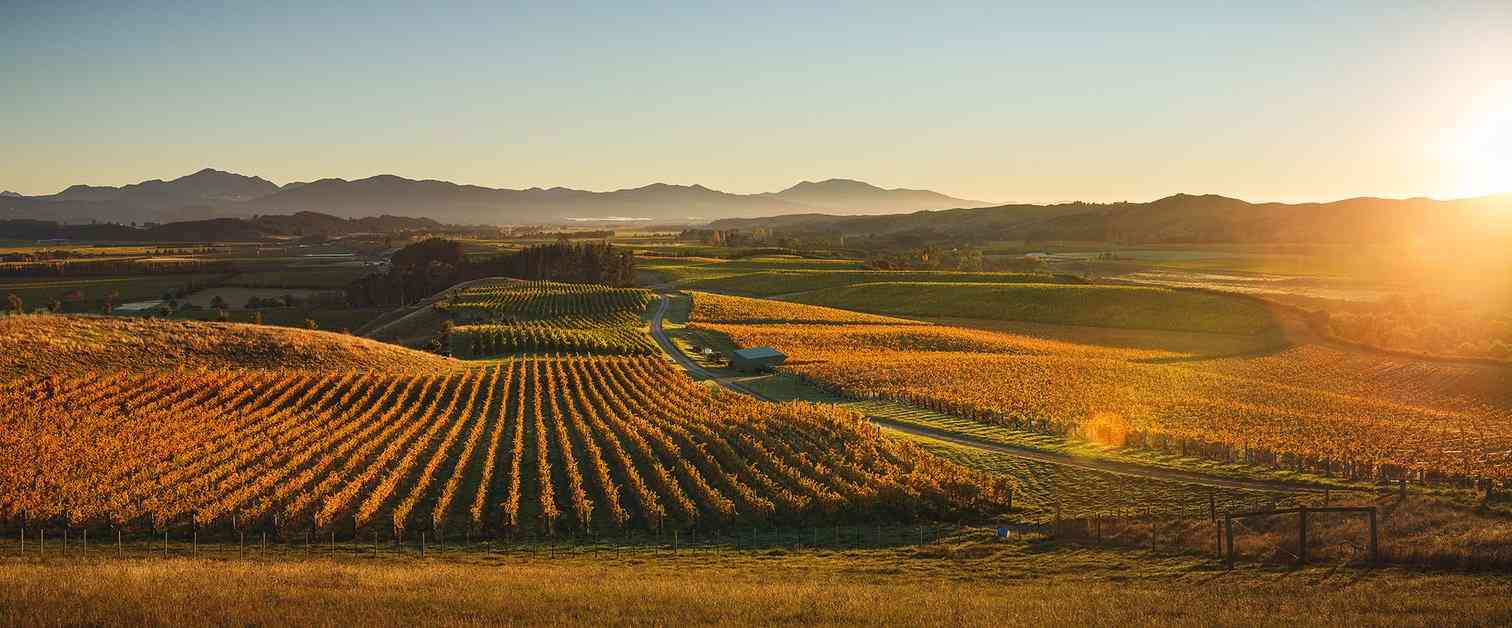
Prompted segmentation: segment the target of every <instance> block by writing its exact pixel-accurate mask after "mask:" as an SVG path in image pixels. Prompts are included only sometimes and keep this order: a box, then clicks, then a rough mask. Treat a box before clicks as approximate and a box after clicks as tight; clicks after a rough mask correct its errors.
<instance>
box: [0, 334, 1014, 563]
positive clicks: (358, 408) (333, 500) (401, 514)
mask: <svg viewBox="0 0 1512 628" xmlns="http://www.w3.org/2000/svg"><path fill="white" fill-rule="evenodd" d="M0 457H3V458H0V515H3V516H4V517H5V518H7V519H10V520H12V521H23V522H24V521H46V522H61V521H66V522H68V523H69V524H70V525H75V526H100V525H112V526H122V527H127V528H136V529H143V528H147V527H151V528H153V529H168V528H175V527H179V528H182V527H190V526H192V527H194V528H195V529H207V528H208V529H219V530H229V529H232V528H233V527H234V528H236V529H242V530H245V529H248V528H252V529H257V528H262V529H268V528H269V527H275V528H278V529H284V530H288V529H312V528H313V529H317V530H321V531H330V532H332V533H336V534H341V535H343V536H346V535H350V534H361V535H362V536H363V537H364V538H366V536H367V535H368V534H370V533H371V534H381V535H385V536H386V535H389V534H403V533H404V531H406V530H410V531H432V532H433V533H446V534H461V533H463V532H470V533H494V534H506V533H526V534H533V533H548V534H550V533H558V532H562V531H577V532H586V531H590V530H594V531H596V530H614V529H624V528H641V529H660V528H662V527H664V526H676V527H702V528H715V527H721V526H728V525H735V524H740V525H748V524H756V523H762V524H775V523H800V522H802V523H815V522H830V521H844V520H851V519H856V518H868V517H877V516H883V515H885V516H888V517H891V518H894V519H897V518H904V519H911V518H913V517H916V516H919V517H941V516H953V515H958V514H969V515H972V516H987V515H991V514H994V513H999V512H1003V511H1004V510H1005V508H1006V504H1007V499H1008V496H1007V494H1006V492H1005V490H1004V487H1005V486H1006V485H1005V484H1003V481H1002V480H999V479H990V478H988V477H987V476H983V475H980V474H976V473H973V472H969V471H966V470H965V469H964V468H962V467H959V466H957V465H954V464H951V463H948V462H945V461H943V460H941V459H938V458H936V457H933V456H932V455H930V454H927V453H924V452H922V451H920V450H918V449H916V448H915V447H913V446H910V445H905V444H899V443H897V442H895V441H892V440H889V439H887V438H884V437H883V436H882V435H881V434H880V432H879V431H878V430H877V429H876V428H874V427H872V426H870V425H868V424H866V423H865V422H863V421H862V420H861V419H860V417H858V416H856V415H854V414H853V413H850V412H848V411H845V410H840V409H836V408H833V407H825V406H816V405H811V404H803V403H789V404H780V405H779V404H769V403H764V402H758V401H755V400H752V399H750V398H746V397H742V396H737V395H732V394H722V393H716V392H714V391H713V390H711V389H708V388H705V387H702V386H699V385H697V384H695V383H693V382H692V380H690V379H688V378H687V377H686V376H685V375H683V374H682V373H680V372H677V371H674V370H673V369H672V367H670V366H668V365H667V364H666V363H665V362H664V361H662V360H656V359H650V358H581V357H576V358H544V359H522V360H512V361H508V362H505V363H503V364H500V365H498V366H495V367H491V368H486V369H471V370H453V371H450V372H440V373H432V374H422V375H401V374H381V373H372V372H358V371H345V372H336V371H329V372H289V371H282V372H273V371H261V370H246V371H243V370H202V371H184V372H153V373H124V372H115V373H102V374H88V375H77V376H57V375H54V376H34V377H26V378H20V379H16V380H11V381H8V382H5V383H3V385H0Z"/></svg>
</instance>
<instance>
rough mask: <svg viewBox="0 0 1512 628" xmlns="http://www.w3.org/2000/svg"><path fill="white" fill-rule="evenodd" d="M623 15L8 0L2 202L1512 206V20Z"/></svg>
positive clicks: (1375, 15) (1225, 11)
mask: <svg viewBox="0 0 1512 628" xmlns="http://www.w3.org/2000/svg"><path fill="white" fill-rule="evenodd" d="M347 4H349V5H350V4H352V3H347ZM627 4H632V3H565V2H557V3H540V4H533V3H504V2H490V3H479V4H441V3H404V4H383V3H370V4H368V5H367V6H361V7H359V6H339V5H334V4H333V5H329V6H323V7H322V6H315V5H314V3H290V4H280V3H278V2H259V3H236V4H225V5H216V4H212V3H154V2H131V3H106V2H92V3H76V2H68V1H50V2H30V1H19V0H0V189H7V190H13V191H16V192H20V193H23V194H46V193H53V192H56V191H59V190H61V189H62V188H64V187H66V186H68V185H71V184H75V183H89V184H97V185H121V184H125V183H132V182H137V181H141V180H145V179H155V178H164V179H168V178H173V177H177V176H182V175H185V174H188V173H191V172H194V171H196V170H199V169H201V168H205V167H213V168H217V169H221V170H230V171H234V172H239V173H243V174H251V175H259V176H262V177H264V178H267V179H270V180H272V181H274V182H277V183H285V182H290V181H303V180H311V179H318V178H324V177H341V178H361V177H366V176H372V175H376V174H397V175H400V176H405V177H411V178H435V179H444V180H449V181H456V182H460V183H473V184H478V185H487V186H492V187H511V188H523V187H531V186H542V187H550V186H558V185H560V186H568V187H575V188H581V189H590V190H612V189H620V188H627V187H637V186H641V185H645V184H648V183H652V182H666V183H676V184H694V183H698V184H702V185H706V186H709V187H712V188H715V189H721V190H725V191H730V192H739V193H754V192H764V191H775V190H780V189H782V188H785V187H787V186H790V185H792V184H794V183H796V182H798V181H802V180H819V179H826V178H832V177H842V178H853V179H861V180H865V181H869V182H871V183H874V184H877V185H882V186H884V187H911V188H928V189H933V190H936V191H940V192H944V193H947V194H951V195H953V196H958V197H963V198H969V199H975V200H985V201H996V202H1056V201H1068V200H1087V201H1119V200H1131V201H1142V200H1151V199H1154V198H1159V197H1162V196H1166V195H1169V194H1173V193H1177V192H1187V193H1220V194H1225V195H1229V196H1236V197H1240V198H1245V199H1248V200H1254V201H1306V200H1332V199H1337V198H1345V197H1353V196H1363V195H1371V196H1387V197H1408V196H1431V197H1435V198H1448V197H1460V196H1473V195H1481V194H1488V193H1493V192H1505V191H1512V35H1509V34H1512V2H1506V1H1504V0H1503V1H1499V2H1485V3H1476V2H1471V1H1464V2H1445V3H1396V2H1361V3H1349V2H1305V3H1288V2H1274V3H1248V4H1253V5H1262V4H1263V5H1265V6H1252V7H1237V8H1236V7H1222V6H1220V5H1221V4H1224V3H1213V2H1204V3H1187V4H1180V3H1162V4H1159V5H1157V6H1143V7H1134V6H1132V5H1135V4H1144V3H1110V4H1081V3H1074V2H1060V3H1054V6H1048V7H1047V6H1044V5H1046V4H1049V3H1033V4H1024V5H1015V4H1014V3H1010V2H989V3H981V4H954V3H947V4H942V5H940V6H933V7H926V6H925V4H926V3H909V4H913V5H916V6H914V7H887V6H876V4H877V3H873V2H855V3H847V2H826V3H813V2H802V3H740V4H739V5H729V6H719V5H718V4H716V3H710V2H690V3H646V4H643V5H641V6H625V5H627ZM251 5H255V6H251ZM812 5H823V6H812Z"/></svg>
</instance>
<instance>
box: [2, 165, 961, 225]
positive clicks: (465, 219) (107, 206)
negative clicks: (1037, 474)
mask: <svg viewBox="0 0 1512 628" xmlns="http://www.w3.org/2000/svg"><path fill="white" fill-rule="evenodd" d="M988 205H991V203H986V202H982V201H973V200H967V199H960V198H954V197H950V196H946V195H944V194H940V193H938V192H931V191H928V190H911V189H902V188H900V189H884V188H880V187H877V186H874V185H871V184H869V183H864V182H861V181H853V180H848V179H830V180H826V181H818V182H811V181H805V182H803V183H799V184H798V185H795V186H793V187H790V188H788V189H786V190H782V191H780V192H768V193H762V194H732V193H729V192H721V191H718V190H712V189H709V188H706V187H704V186H701V185H669V184H666V183H654V184H651V185H647V186H644V187H638V188H630V189H624V190H614V191H610V192H590V191H586V190H576V189H571V188H563V187H554V188H529V189H523V190H515V189H501V188H488V187H482V186H477V185H461V184H456V183H451V182H448V181H437V180H414V179H406V178H403V177H398V176H394V175H379V176H374V177H368V178H365V179H356V180H351V181H349V180H346V179H320V180H318V181H311V182H299V183H289V184H286V185H277V184H275V183H273V182H271V181H268V180H266V179H263V178H261V177H255V176H246V175H240V174H236V173H231V172H223V171H219V170H213V169H209V168H206V169H204V170H201V171H199V172H196V173H194V174H191V175H187V176H184V177H180V178H177V179H172V180H169V181H163V180H160V179H153V180H151V181H143V182H141V183H135V184H131V185H125V186H120V187H111V186H90V185H73V186H70V187H68V188H67V189H64V190H63V191H61V192H58V193H57V194H50V195H43V196H22V195H19V194H15V193H13V192H11V193H5V194H0V219H18V218H25V219H37V220H52V221H58V222H65V223H79V222H91V221H98V222H120V223H126V222H168V221H183V220H204V219H210V218H227V217H249V216H254V215H260V214H268V213H291V212H300V211H311V212H320V213H324V214H330V215H334V216H339V217H343V218H358V217H364V216H378V215H382V214H394V215H407V216H426V217H430V218H434V219H436V220H439V221H442V222H447V223H454V224H496V225H507V224H529V223H553V222H555V223H562V222H572V221H585V222H591V221H595V220H623V219H626V218H633V219H643V220H652V221H658V222H707V221H709V220H716V219H720V218H729V217H752V216H763V215H772V214H791V213H797V212H825V213H831V214H858V213H886V212H899V211H917V210H921V209H946V208H956V207H985V206H988Z"/></svg>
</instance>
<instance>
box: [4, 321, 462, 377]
mask: <svg viewBox="0 0 1512 628" xmlns="http://www.w3.org/2000/svg"><path fill="white" fill-rule="evenodd" d="M0 346H3V347H5V352H4V353H3V354H0V375H23V374H46V373H60V374H71V373H80V372H88V371H103V370H143V369H169V368H200V367H207V368H295V369H297V368H322V369H349V368H356V369H364V370H387V371H401V372H416V371H434V370H441V369H449V368H453V367H454V366H455V365H456V362H454V361H452V360H448V359H446V358H442V357H439V356H436V355H432V354H429V353H422V352H418V351H411V350H409V349H404V348H402V347H396V346H394V345H391V344H386V343H382V342H378V341H375V340H368V339H364V338H357V337H353V336H349V335H346V334H338V333H331V332H322V331H309V330H303V329H290V328H284V327H272V326H264V325H249V324H242V323H211V322H199V321H165V320H147V319H134V318H117V317H107V316H81V315H69V316H56V315H25V316H5V317H0Z"/></svg>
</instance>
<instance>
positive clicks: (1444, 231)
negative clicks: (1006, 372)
mask: <svg viewBox="0 0 1512 628" xmlns="http://www.w3.org/2000/svg"><path fill="white" fill-rule="evenodd" d="M710 227H712V228H715V229H734V230H749V229H756V228H764V229H770V230H773V231H776V232H781V233H785V234H789V235H799V236H802V235H812V236H846V237H869V238H880V239H883V240H894V241H896V242H898V243H914V244H928V243H941V242H947V243H955V244H961V243H985V242H1001V241H1010V240H1027V241H1031V242H1032V241H1082V242H1114V243H1132V244H1139V243H1149V244H1154V243H1396V244H1407V245H1414V246H1417V247H1423V246H1441V247H1442V246H1455V245H1456V243H1471V242H1486V241H1488V240H1493V241H1507V240H1509V239H1512V238H1509V236H1512V194H1503V195H1497V196H1485V197H1479V198H1467V199H1453V200H1434V199H1428V198H1408V199H1386V198H1353V199H1346V200H1341V201H1334V202H1328V203H1296V204H1289V203H1250V202H1247V201H1243V200H1240V199H1236V198H1229V197H1226V196H1219V195H1216V194H1205V195H1192V194H1176V195H1172V196H1168V197H1165V198H1162V199H1159V200H1155V201H1151V202H1146V203H1129V202H1124V203H1106V204H1100V203H1080V202H1078V203H1060V204H1052V205H998V206H992V207H980V208H964V209H949V210H942V211H919V212H912V213H902V214H891V215H881V216H840V215H833V214H825V213H801V214H790V215H779V216H769V217H763V218H754V219H723V220H716V221H714V222H712V223H711V224H710Z"/></svg>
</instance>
